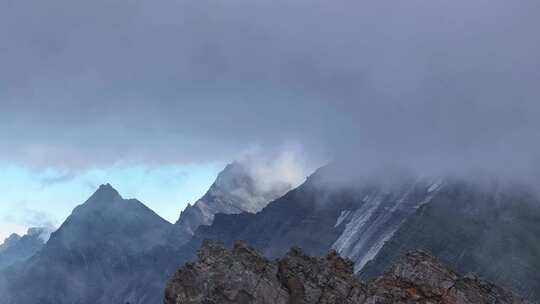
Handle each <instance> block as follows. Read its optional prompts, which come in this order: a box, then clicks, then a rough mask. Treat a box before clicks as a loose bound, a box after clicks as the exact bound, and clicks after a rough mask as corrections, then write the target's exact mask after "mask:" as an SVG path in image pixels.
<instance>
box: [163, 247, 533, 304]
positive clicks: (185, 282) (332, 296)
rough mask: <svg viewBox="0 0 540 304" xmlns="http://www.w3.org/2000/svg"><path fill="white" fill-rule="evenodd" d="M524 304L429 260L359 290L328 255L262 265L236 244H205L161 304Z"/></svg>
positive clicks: (410, 261) (349, 270)
mask: <svg viewBox="0 0 540 304" xmlns="http://www.w3.org/2000/svg"><path fill="white" fill-rule="evenodd" d="M199 303H201V304H202V303H205V304H211V303H216V304H217V303H238V304H248V303H250V304H270V303H272V304H273V303H276V304H280V303H282V304H300V303H302V304H311V303H313V304H314V303H321V304H333V303H336V304H337V303H345V304H347V303H350V304H352V303H358V304H360V303H361V304H376V303H378V304H386V303H388V304H389V303H426V304H427V303H445V304H451V303H456V304H469V303H470V304H472V303H480V304H481V303H501V304H504V303H513V304H518V303H529V302H526V301H524V300H522V299H520V298H519V297H517V296H516V295H514V294H513V293H511V292H509V291H507V290H505V289H503V288H500V287H498V286H495V285H494V284H491V283H489V282H487V281H484V280H482V279H480V278H479V277H477V276H475V275H465V276H461V275H459V274H458V273H456V272H454V271H452V270H451V269H449V268H448V267H446V266H444V265H442V264H441V263H439V262H438V261H437V259H435V258H434V257H433V256H431V255H430V254H428V253H426V252H423V251H412V252H409V253H407V254H405V255H404V256H403V257H402V258H401V259H400V260H399V262H397V263H396V264H395V265H393V266H392V267H391V269H389V270H388V271H387V272H386V273H385V274H384V275H383V276H381V277H379V278H377V279H375V280H373V281H370V282H368V283H364V282H361V281H359V280H358V279H357V278H356V277H355V276H354V264H353V262H351V261H349V260H347V259H343V258H341V257H340V256H339V255H338V254H337V253H336V252H335V251H332V252H330V253H329V254H328V255H327V256H326V257H322V258H314V257H310V256H307V255H305V254H304V253H303V252H302V250H301V249H299V248H292V249H291V250H290V251H289V252H288V253H287V254H286V255H285V257H283V258H282V259H279V260H274V261H270V260H268V259H266V258H264V257H262V256H261V255H260V254H258V253H257V252H256V251H255V250H254V249H252V248H251V247H249V246H248V245H247V244H246V243H244V242H235V244H234V246H233V249H232V250H228V249H227V248H226V247H224V245H222V244H221V243H219V242H212V241H205V242H204V243H203V245H202V247H201V249H200V250H199V252H198V261H197V262H196V263H187V264H186V265H185V266H184V267H182V268H181V269H179V270H178V271H177V272H176V273H175V274H174V275H173V277H172V278H171V280H170V282H169V284H168V286H167V288H166V291H165V304H199Z"/></svg>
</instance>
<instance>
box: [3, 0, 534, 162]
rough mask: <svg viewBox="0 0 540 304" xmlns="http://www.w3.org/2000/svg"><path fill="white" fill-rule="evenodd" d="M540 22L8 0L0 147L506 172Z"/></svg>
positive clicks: (491, 4) (429, 7) (496, 1)
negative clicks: (255, 155) (286, 151)
mask: <svg viewBox="0 0 540 304" xmlns="http://www.w3.org/2000/svg"><path fill="white" fill-rule="evenodd" d="M539 28H540V4H539V2H538V1H536V0H534V1H533V0H524V1H502V0H490V1H487V0H478V1H465V0H457V1H456V0H454V1H421V0H411V1H348V0H337V1H306V0H296V1H283V0H277V1H267V0H259V1H247V0H231V1H207V0H203V1H172V0H160V1H150V2H148V1H147V2H144V1H132V0H123V1H113V0H109V1H105V0H98V1H73V0H51V1H38V0H27V1H17V0H8V1H4V2H3V3H2V4H1V9H0V37H1V39H2V44H1V46H0V66H1V67H2V69H1V70H0V107H1V108H0V121H1V125H2V127H1V128H0V136H1V138H2V141H1V142H0V158H2V159H4V160H8V161H13V160H17V161H22V162H26V163H31V164H37V165H64V166H69V167H86V166H93V165H96V164H106V163H111V162H114V161H118V160H125V159H142V160H146V161H155V162H184V161H188V162H189V161H208V160H227V159H231V158H234V156H235V155H237V154H238V153H239V151H242V150H244V149H246V148H247V147H249V146H250V145H252V144H259V145H261V146H262V147H264V148H267V149H273V148H275V147H279V146H280V145H281V144H283V143H284V142H288V141H297V142H300V143H301V144H302V145H303V146H304V150H305V151H308V152H311V154H313V156H316V157H336V158H342V157H351V156H352V157H354V158H355V159H357V160H364V162H365V163H373V162H379V161H382V160H384V161H388V160H393V161H397V162H406V163H411V164H413V165H415V166H425V167H431V166H439V165H442V166H443V167H455V166H458V165H462V164H477V163H482V164H483V165H484V166H491V165H493V164H497V165H500V164H501V163H504V166H500V167H504V169H508V167H516V170H518V169H519V170H522V169H523V168H529V167H530V166H531V164H532V163H534V162H535V161H536V158H537V155H538V153H540V144H539V143H538V140H537V138H538V136H537V133H538V130H540V123H539V120H538V117H539V114H540V100H539V97H540V86H539V83H540V55H539V54H540V42H539V40H540V39H539V38H538V37H539V35H538V29H539ZM351 151H354V152H352V153H351ZM351 154H352V155H351Z"/></svg>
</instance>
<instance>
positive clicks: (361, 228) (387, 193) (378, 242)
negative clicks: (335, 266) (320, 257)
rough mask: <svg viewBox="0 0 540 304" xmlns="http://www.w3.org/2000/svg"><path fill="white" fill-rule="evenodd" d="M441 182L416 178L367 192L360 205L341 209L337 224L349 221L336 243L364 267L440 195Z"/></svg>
mask: <svg viewBox="0 0 540 304" xmlns="http://www.w3.org/2000/svg"><path fill="white" fill-rule="evenodd" d="M441 184H442V183H441V182H440V181H437V182H426V181H424V180H416V181H412V182H408V183H405V184H404V185H403V186H400V187H395V188H394V187H392V188H388V187H383V186H381V187H375V188H374V189H373V190H371V191H369V194H367V195H365V197H364V199H363V200H362V205H361V206H360V207H359V208H358V209H356V210H344V211H343V212H342V213H341V215H340V217H339V218H338V219H337V221H336V227H339V226H340V225H345V228H344V231H343V233H342V234H341V236H340V237H339V238H338V239H337V240H336V242H335V243H334V245H333V246H332V247H333V248H334V249H335V250H336V251H337V252H339V253H340V254H341V255H343V256H346V257H348V258H350V259H351V260H353V261H354V262H355V271H357V272H358V271H360V270H361V269H362V268H363V267H364V266H365V265H366V263H367V262H369V261H370V260H372V259H373V258H375V256H376V255H377V253H378V252H379V250H380V249H381V248H382V247H383V245H384V244H385V243H386V242H387V241H388V240H389V239H391V238H392V236H393V235H394V233H395V232H396V231H397V229H398V228H399V226H400V225H401V224H402V223H403V222H404V221H405V220H406V219H407V217H408V216H409V215H411V214H412V213H414V212H415V210H416V209H417V208H418V207H419V206H421V205H423V204H426V203H428V202H429V201H430V200H431V198H432V197H433V196H434V195H436V193H437V190H438V189H440V187H441Z"/></svg>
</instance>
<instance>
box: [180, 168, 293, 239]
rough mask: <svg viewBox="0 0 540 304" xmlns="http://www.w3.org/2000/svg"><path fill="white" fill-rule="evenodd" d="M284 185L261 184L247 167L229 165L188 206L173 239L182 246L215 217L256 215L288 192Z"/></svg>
mask: <svg viewBox="0 0 540 304" xmlns="http://www.w3.org/2000/svg"><path fill="white" fill-rule="evenodd" d="M293 186H294V185H292V184H289V183H287V182H283V183H274V184H272V185H266V184H265V185H264V186H263V185H260V184H259V182H258V181H257V180H256V178H255V177H254V176H253V172H251V170H250V168H249V167H247V166H246V165H243V164H242V163H239V162H234V163H232V164H230V165H228V166H227V167H226V168H225V169H224V170H223V171H222V172H221V173H220V174H219V175H218V177H217V178H216V181H215V182H214V183H213V184H212V186H211V187H210V189H209V190H208V192H207V193H206V194H205V195H204V196H203V197H202V198H201V199H199V200H198V201H197V202H196V203H195V204H193V205H188V206H187V208H186V209H185V210H184V211H183V212H182V213H181V214H180V218H179V219H178V221H177V222H176V224H175V236H174V237H175V238H176V239H177V242H178V243H180V244H184V243H186V242H187V241H189V239H191V237H192V236H193V234H194V233H195V231H196V230H197V228H199V226H201V225H210V224H212V222H213V220H214V216H215V215H216V214H239V213H243V212H248V213H256V212H259V211H260V210H262V209H263V208H264V207H265V206H266V205H267V204H268V203H269V202H271V201H273V200H275V199H277V198H278V197H280V196H282V195H283V194H285V193H286V192H287V191H289V190H290V189H291V188H292V187H293Z"/></svg>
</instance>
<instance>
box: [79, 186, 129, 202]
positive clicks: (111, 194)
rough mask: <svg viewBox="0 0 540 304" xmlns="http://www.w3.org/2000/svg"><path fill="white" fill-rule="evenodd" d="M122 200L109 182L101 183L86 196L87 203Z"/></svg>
mask: <svg viewBox="0 0 540 304" xmlns="http://www.w3.org/2000/svg"><path fill="white" fill-rule="evenodd" d="M120 200H123V198H122V196H121V195H120V193H119V192H118V191H117V190H116V189H115V188H113V186H112V185H111V184H109V183H107V184H102V185H100V186H99V188H98V189H97V190H96V192H94V194H92V195H91V196H90V198H88V200H87V201H86V202H87V203H104V202H109V203H110V202H115V201H120Z"/></svg>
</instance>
